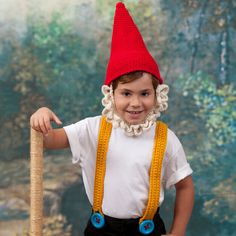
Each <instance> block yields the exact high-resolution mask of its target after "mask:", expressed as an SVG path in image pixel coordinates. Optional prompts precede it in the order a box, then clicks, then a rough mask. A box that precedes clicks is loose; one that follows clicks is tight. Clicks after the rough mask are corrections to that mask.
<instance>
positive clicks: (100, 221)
mask: <svg viewBox="0 0 236 236" xmlns="http://www.w3.org/2000/svg"><path fill="white" fill-rule="evenodd" d="M90 220H91V223H92V225H93V226H94V227H95V228H97V229H100V228H102V227H103V226H104V224H105V220H104V217H103V216H102V214H100V213H98V212H96V213H93V214H92V216H91V217H90Z"/></svg>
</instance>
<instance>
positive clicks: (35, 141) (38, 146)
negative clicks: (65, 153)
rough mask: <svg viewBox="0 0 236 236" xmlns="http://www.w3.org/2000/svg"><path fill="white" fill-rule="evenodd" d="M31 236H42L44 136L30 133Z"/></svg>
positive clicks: (34, 132)
mask: <svg viewBox="0 0 236 236" xmlns="http://www.w3.org/2000/svg"><path fill="white" fill-rule="evenodd" d="M30 159H31V161H30V184H31V186H30V235H31V236H42V235H43V234H42V228H43V135H42V133H40V132H37V131H35V130H34V129H32V128H31V132H30Z"/></svg>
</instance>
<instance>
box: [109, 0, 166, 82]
mask: <svg viewBox="0 0 236 236" xmlns="http://www.w3.org/2000/svg"><path fill="white" fill-rule="evenodd" d="M133 71H146V72H148V73H150V74H152V75H153V76H155V78H156V79H158V80H159V82H160V84H162V83H163V79H162V77H161V75H160V71H159V68H158V65H157V63H156V62H155V60H154V59H153V57H152V56H151V55H150V53H149V52H148V50H147V48H146V46H145V43H144V41H143V38H142V36H141V34H140V32H139V30H138V28H137V26H136V25H135V23H134V21H133V20H132V17H131V16H130V14H129V12H128V11H127V9H126V8H125V5H124V4H123V3H122V2H118V3H117V4H116V12H115V16H114V25H113V32H112V42H111V53H110V59H109V63H108V66H107V72H106V80H105V84H106V85H110V83H111V82H112V81H113V80H115V79H117V78H118V77H120V76H122V75H124V74H127V73H130V72H133Z"/></svg>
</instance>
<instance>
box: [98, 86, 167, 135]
mask: <svg viewBox="0 0 236 236" xmlns="http://www.w3.org/2000/svg"><path fill="white" fill-rule="evenodd" d="M168 92H169V87H168V85H165V84H161V85H158V87H157V89H156V107H155V108H154V109H153V110H152V111H151V112H150V113H149V114H148V115H147V117H146V118H145V120H144V121H143V122H142V123H141V124H136V125H132V124H128V123H127V122H125V121H124V120H123V119H122V118H121V117H119V116H118V115H117V113H115V106H114V97H113V89H112V85H111V86H107V85H103V86H102V93H103V95H104V98H103V99H102V105H103V106H104V109H103V111H102V115H104V116H105V117H106V119H107V121H108V122H109V123H111V124H112V125H113V127H114V128H121V129H123V130H124V132H125V133H126V134H127V135H128V136H139V135H141V134H142V133H143V132H144V131H147V130H149V129H150V128H151V126H152V125H153V124H154V123H155V122H156V119H157V118H158V117H160V115H161V112H163V111H165V110H166V109H167V108H168V103H167V102H168V95H167V94H168Z"/></svg>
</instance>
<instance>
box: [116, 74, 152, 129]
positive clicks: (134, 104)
mask: <svg viewBox="0 0 236 236" xmlns="http://www.w3.org/2000/svg"><path fill="white" fill-rule="evenodd" d="M114 101H115V109H116V113H117V115H119V116H120V117H121V118H122V119H123V120H124V121H125V122H127V123H128V124H132V125H135V124H140V123H142V122H143V121H144V120H145V118H146V117H147V115H148V114H149V113H150V112H151V111H152V110H153V109H154V107H155V104H156V102H155V101H156V98H155V91H154V88H153V84H152V75H151V74H148V73H143V76H142V77H141V78H139V79H136V80H134V81H132V82H129V83H124V84H122V83H119V84H118V86H117V88H116V89H115V91H114Z"/></svg>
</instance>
